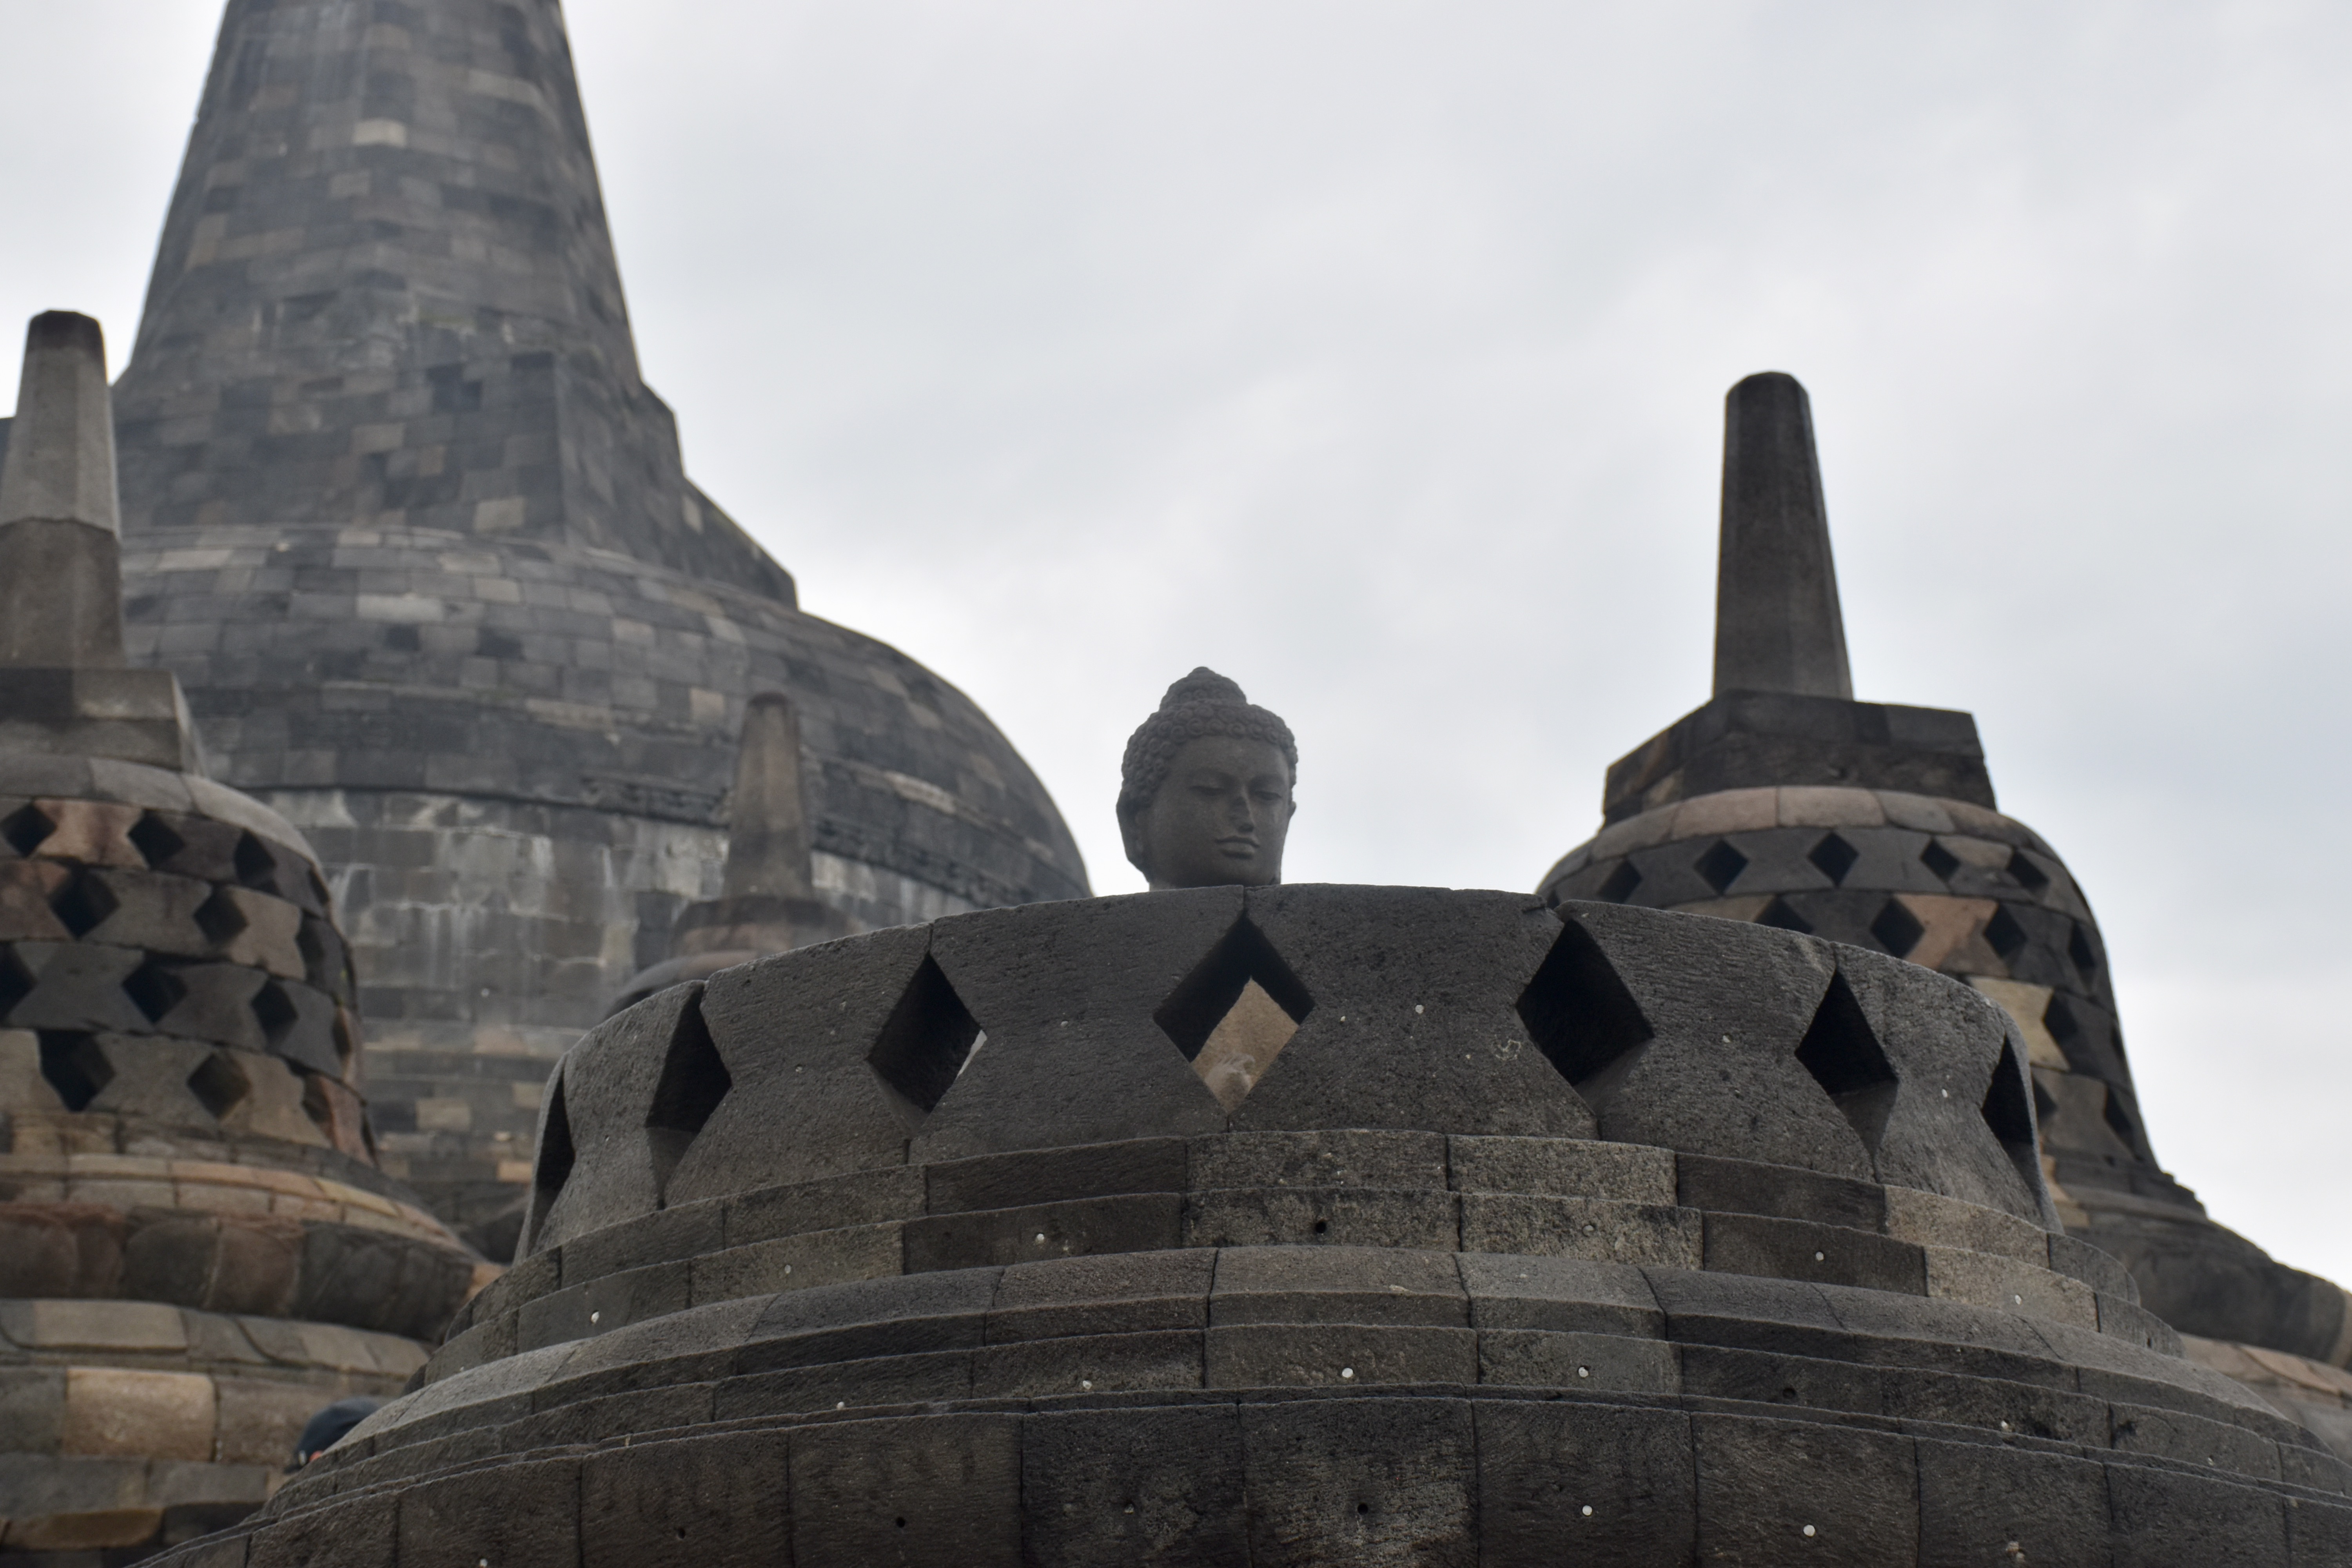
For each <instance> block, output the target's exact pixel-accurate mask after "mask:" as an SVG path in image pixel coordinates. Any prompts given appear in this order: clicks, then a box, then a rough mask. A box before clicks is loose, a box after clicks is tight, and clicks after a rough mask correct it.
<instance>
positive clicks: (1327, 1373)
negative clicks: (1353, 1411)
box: [1206, 1323, 1478, 1388]
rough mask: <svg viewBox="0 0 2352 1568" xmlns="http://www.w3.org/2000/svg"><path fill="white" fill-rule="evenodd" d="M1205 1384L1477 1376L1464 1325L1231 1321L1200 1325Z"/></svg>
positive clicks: (1333, 1383) (1324, 1384)
mask: <svg viewBox="0 0 2352 1568" xmlns="http://www.w3.org/2000/svg"><path fill="white" fill-rule="evenodd" d="M1206 1364H1207V1381H1208V1386H1210V1387H1211V1388H1364V1387H1369V1386H1372V1385H1375V1384H1412V1383H1442V1384H1474V1383H1476V1382H1477V1381H1478V1343H1477V1335H1476V1334H1475V1332H1473V1331H1471V1330H1468V1329H1449V1328H1423V1327H1405V1326H1401V1325H1393V1324H1389V1325H1372V1324H1362V1323H1314V1324H1292V1323H1239V1324H1235V1325H1234V1326H1233V1327H1231V1328H1212V1329H1211V1330H1209V1331H1208V1349H1207V1363H1206Z"/></svg>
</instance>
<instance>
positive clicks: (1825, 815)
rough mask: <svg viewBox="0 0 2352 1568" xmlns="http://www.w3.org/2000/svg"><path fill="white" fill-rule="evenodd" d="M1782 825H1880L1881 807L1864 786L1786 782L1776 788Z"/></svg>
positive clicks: (1883, 822) (1883, 816) (1883, 814)
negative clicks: (1860, 787) (1846, 787)
mask: <svg viewBox="0 0 2352 1568" xmlns="http://www.w3.org/2000/svg"><path fill="white" fill-rule="evenodd" d="M1780 826H1783V827H1884V826H1886V811H1885V807H1884V806H1882V805H1879V804H1878V796H1877V795H1876V794H1875V793H1874V792H1873V791H1871V790H1866V789H1843V788H1837V787H1833V786H1830V785H1815V784H1786V785H1783V786H1781V789H1780Z"/></svg>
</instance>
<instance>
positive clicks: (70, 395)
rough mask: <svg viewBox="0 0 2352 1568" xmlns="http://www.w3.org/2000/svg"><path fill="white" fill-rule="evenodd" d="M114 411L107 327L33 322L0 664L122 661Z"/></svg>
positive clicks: (5, 545)
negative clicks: (108, 377)
mask: <svg viewBox="0 0 2352 1568" xmlns="http://www.w3.org/2000/svg"><path fill="white" fill-rule="evenodd" d="M120 529H121V524H120V521H119V511H118V508H117V504H116V500H115V488H114V412H113V405H112V403H111V401H110V398H109V396H108V393H107V385H106V343H105V340H104V338H103V337H102V336H101V334H100V331H99V326H98V323H97V322H96V321H92V320H90V318H89V317H88V316H79V315H76V314H74V313H73V312H72V311H70V310H49V311H46V312H44V313H43V314H41V315H38V316H36V317H34V318H33V321H32V325H31V326H30V327H29V328H28V329H27V330H26V333H25V375H24V381H23V383H22V384H21V387H20V390H19V392H18V394H17V398H16V420H15V422H14V423H13V424H12V425H11V426H10V428H9V439H8V447H7V461H6V463H5V465H0V665H11V666H17V667H24V666H40V667H47V668H102V667H111V666H119V665H121V663H122V565H121V541H120V539H119V537H118V535H119V532H120Z"/></svg>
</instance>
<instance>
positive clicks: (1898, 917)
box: [1870, 899, 1927, 958]
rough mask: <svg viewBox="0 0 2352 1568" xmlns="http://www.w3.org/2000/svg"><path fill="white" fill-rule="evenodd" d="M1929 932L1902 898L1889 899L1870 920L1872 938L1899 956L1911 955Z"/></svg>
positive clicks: (1906, 956)
mask: <svg viewBox="0 0 2352 1568" xmlns="http://www.w3.org/2000/svg"><path fill="white" fill-rule="evenodd" d="M1870 935H1871V939H1872V940H1873V941H1874V942H1877V943H1878V945H1879V946H1881V947H1883V948H1885V950H1886V951H1887V952H1891V953H1893V954H1894V955H1895V957H1897V958H1908V957H1910V956H1911V950H1912V949H1913V948H1915V947H1916V946H1918V945H1919V939H1920V938H1921V937H1923V936H1926V935H1927V927H1926V926H1925V925H1924V924H1922V923H1921V922H1920V920H1919V917H1918V916H1917V915H1915V914H1913V913H1912V912H1911V911H1910V910H1907V909H1906V908H1904V906H1903V900H1900V899H1889V900H1886V902H1885V905H1884V906H1882V907H1881V908H1880V910H1879V911H1878V915H1877V918H1876V919H1874V920H1873V921H1871V922H1870Z"/></svg>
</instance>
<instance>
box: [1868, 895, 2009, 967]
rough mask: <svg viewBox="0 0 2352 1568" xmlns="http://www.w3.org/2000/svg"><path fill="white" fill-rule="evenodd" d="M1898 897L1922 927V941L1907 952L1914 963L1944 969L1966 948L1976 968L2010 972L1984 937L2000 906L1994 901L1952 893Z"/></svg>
mask: <svg viewBox="0 0 2352 1568" xmlns="http://www.w3.org/2000/svg"><path fill="white" fill-rule="evenodd" d="M1895 902H1897V903H1899V904H1901V905H1902V906H1903V907H1904V908H1905V909H1906V910H1910V911H1911V913H1912V916H1913V918H1914V919H1916V920H1917V921H1918V922H1919V924H1920V927H1921V928H1922V929H1921V931H1920V933H1919V940H1918V941H1917V942H1915V943H1914V944H1912V948H1911V951H1910V952H1909V953H1908V954H1907V955H1906V956H1907V957H1908V958H1909V959H1910V961H1911V962H1912V963H1916V964H1917V965H1919V966H1920V967H1921V968H1923V969H1940V968H1942V967H1943V966H1944V965H1945V964H1947V963H1950V962H1952V960H1953V957H1954V955H1955V954H1958V953H1960V952H1964V951H1965V952H1966V953H1967V956H1968V962H1969V964H1970V966H1971V967H1972V968H1978V969H1988V970H1990V971H1991V972H1993V973H1996V974H2007V973H2009V966H2008V965H2007V964H2005V963H2001V961H2000V955H1999V954H1998V953H1996V952H1993V950H1992V949H1991V948H1990V946H1988V945H1986V943H1985V941H1984V937H1983V932H1984V928H1985V922H1986V921H1989V920H1990V919H1992V916H1993V911H1994V910H1997V909H1999V908H2000V905H1999V904H1998V903H1996V902H1994V901H1993V900H1990V899H1958V898H1954V897H1953V896H1952V895H1951V894H1949V893H1897V894H1895Z"/></svg>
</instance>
